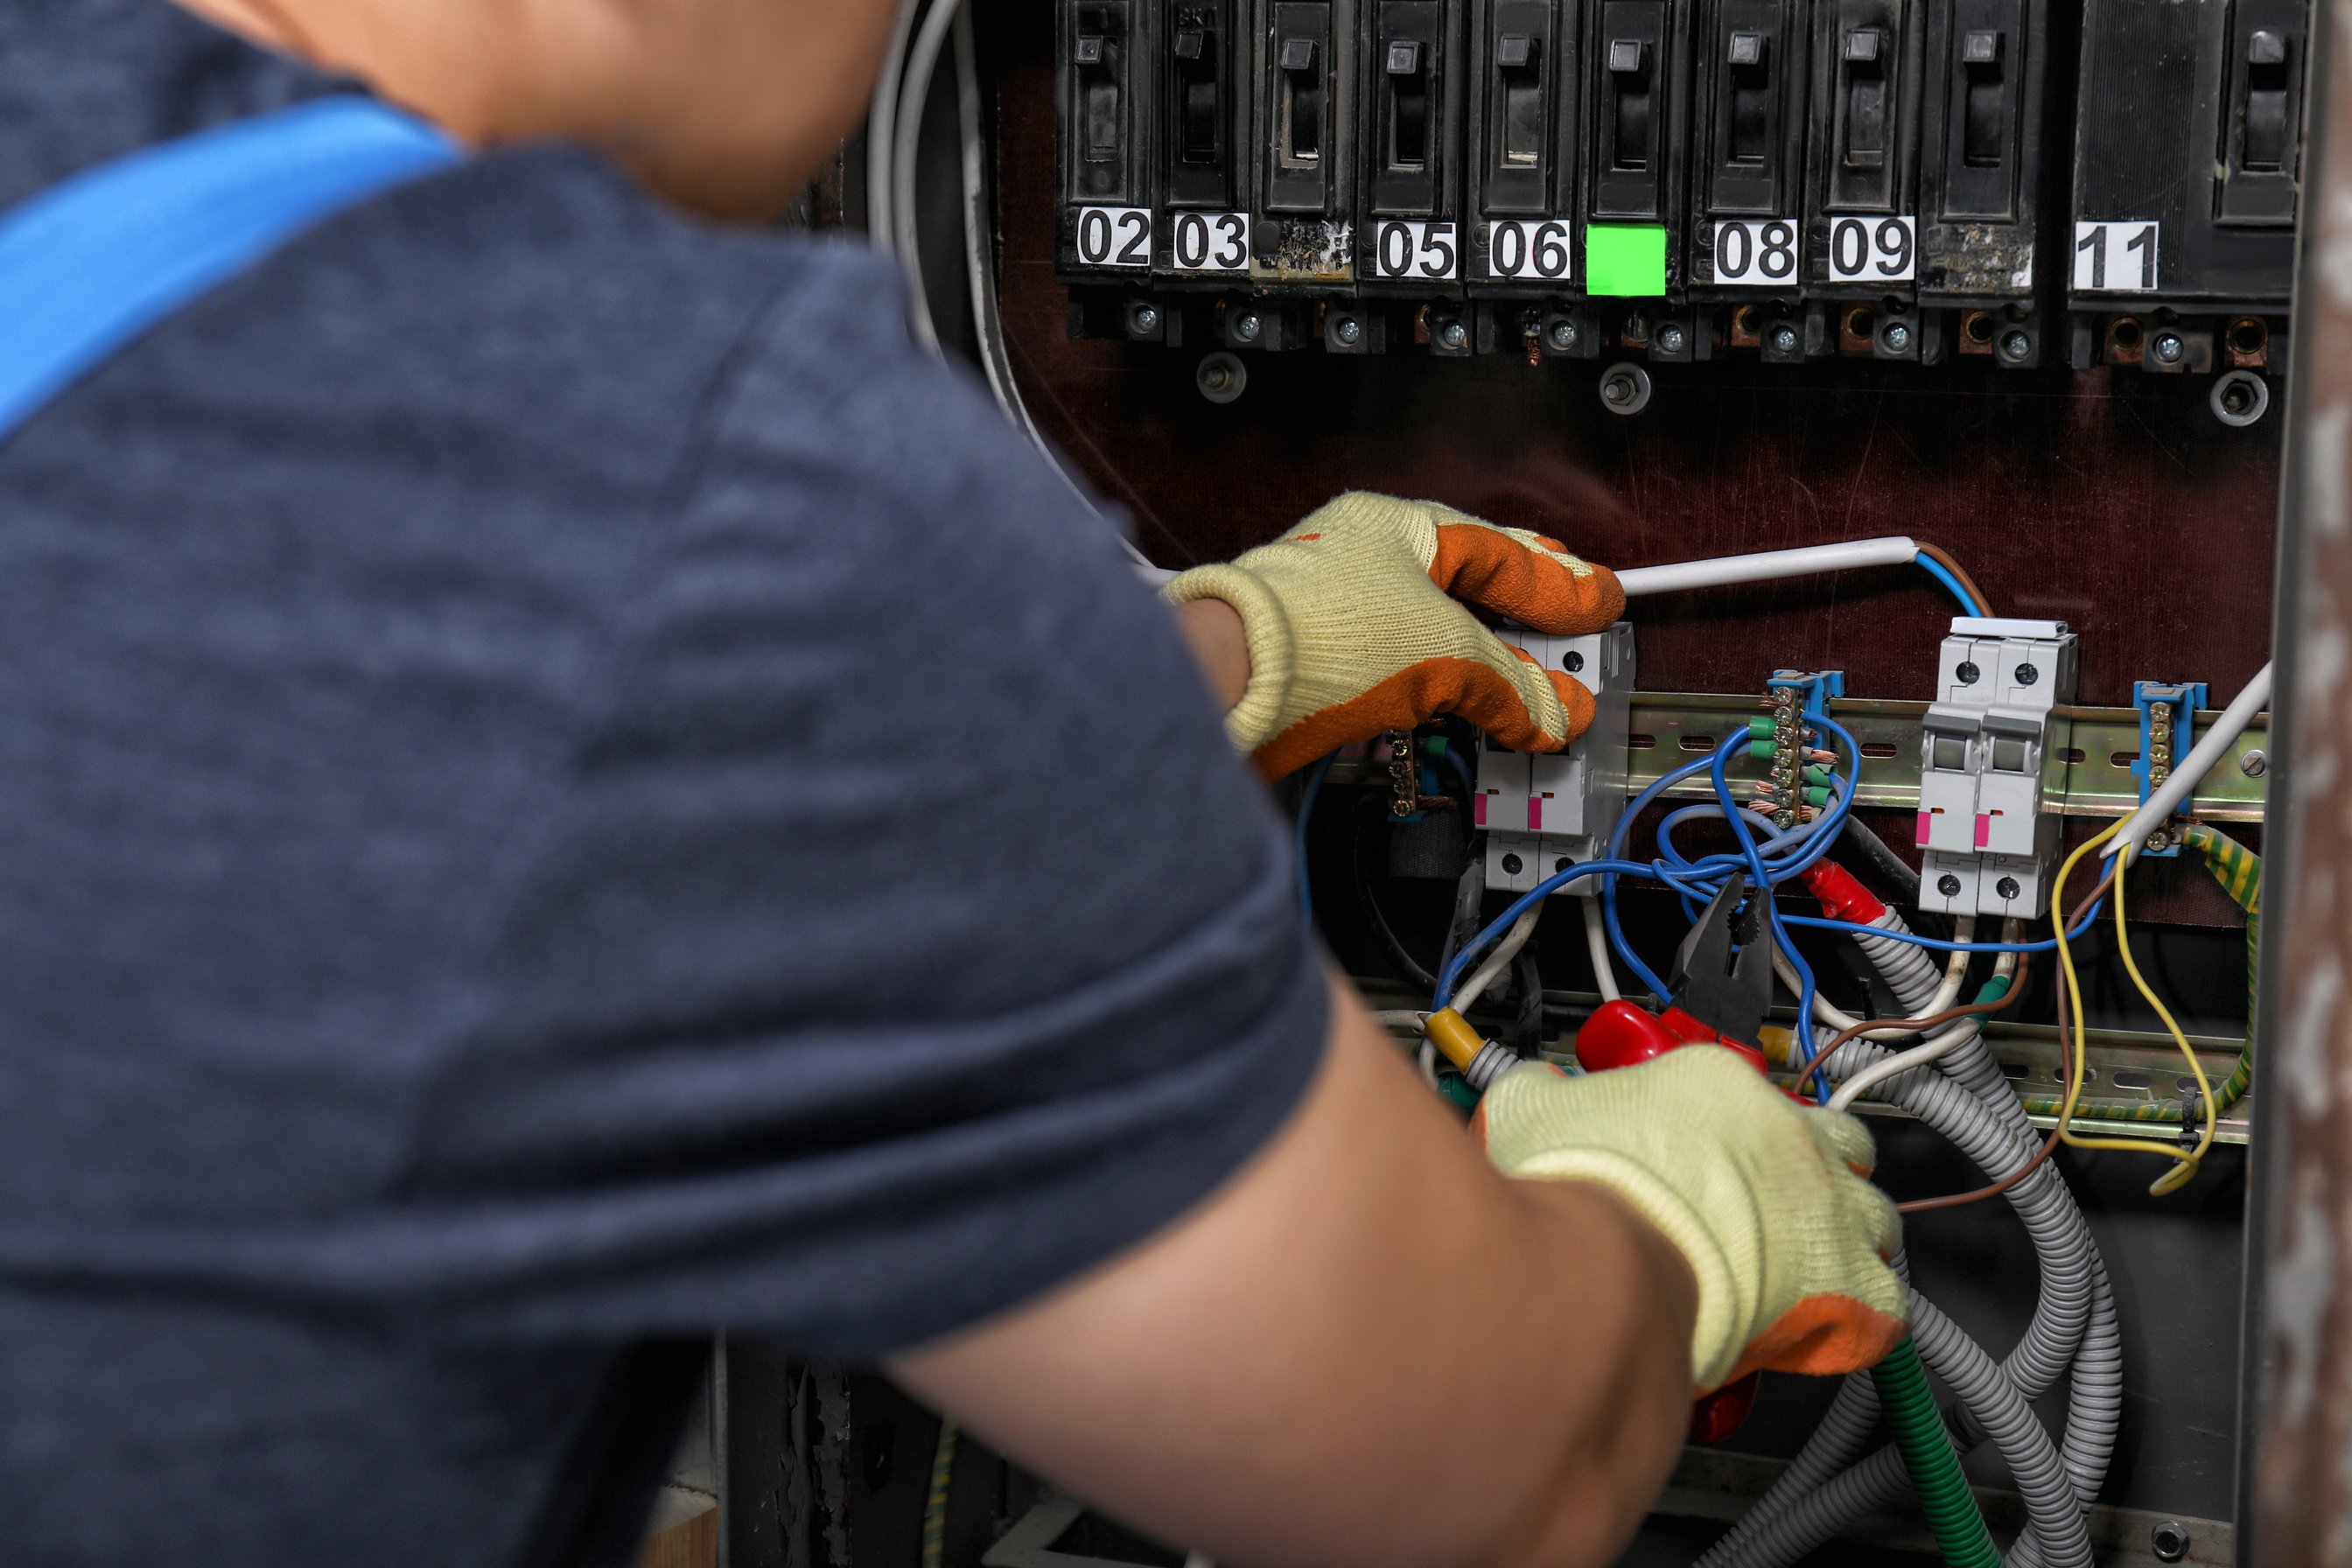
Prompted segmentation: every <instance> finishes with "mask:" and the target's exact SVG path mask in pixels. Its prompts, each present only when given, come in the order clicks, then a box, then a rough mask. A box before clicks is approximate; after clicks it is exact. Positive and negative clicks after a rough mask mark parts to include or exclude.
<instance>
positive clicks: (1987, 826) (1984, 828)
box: [1977, 812, 1992, 849]
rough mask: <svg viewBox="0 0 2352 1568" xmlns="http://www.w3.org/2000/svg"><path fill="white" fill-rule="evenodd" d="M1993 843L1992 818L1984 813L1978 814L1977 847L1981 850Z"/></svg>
mask: <svg viewBox="0 0 2352 1568" xmlns="http://www.w3.org/2000/svg"><path fill="white" fill-rule="evenodd" d="M1991 842H1992V818H1991V817H1990V816H1987V815H1986V814H1984V813H1982V812H1979V813H1978V814H1977V847H1978V848H1979V849H1981V848H1983V847H1985V846H1986V845H1988V844H1990V843H1991Z"/></svg>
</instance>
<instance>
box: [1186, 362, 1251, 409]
mask: <svg viewBox="0 0 2352 1568" xmlns="http://www.w3.org/2000/svg"><path fill="white" fill-rule="evenodd" d="M1192 380H1193V384H1195V385H1196V386H1198V387H1199V388H1200V389H1201V395H1202V396H1203V397H1205V398H1207V399H1208V400H1209V401H1210V402H1212V403H1234V402H1238V401H1240V398H1241V395H1242V394H1243V393H1244V392H1247V391H1248V390H1249V366H1247V365H1245V364H1244V363H1242V362H1241V361H1239V360H1237V359H1235V358H1234V356H1233V355H1231V354H1229V353H1213V354H1211V355H1209V356H1208V357H1207V358H1206V359H1204V360H1202V362H1201V368H1200V369H1199V370H1198V371H1197V372H1195V373H1194V374H1193V378H1192Z"/></svg>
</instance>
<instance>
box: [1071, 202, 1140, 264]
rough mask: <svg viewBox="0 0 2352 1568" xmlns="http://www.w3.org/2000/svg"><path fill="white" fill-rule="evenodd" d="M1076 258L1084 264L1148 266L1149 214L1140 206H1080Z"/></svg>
mask: <svg viewBox="0 0 2352 1568" xmlns="http://www.w3.org/2000/svg"><path fill="white" fill-rule="evenodd" d="M1078 259H1079V260H1080V261H1081V262H1083V263H1084V264H1086V265H1087V266H1088V267H1139V268H1144V269H1146V270H1149V269H1150V266H1151V214H1150V212H1149V211H1148V210H1146V209H1145V208H1142V207H1080V208H1079V209H1078Z"/></svg>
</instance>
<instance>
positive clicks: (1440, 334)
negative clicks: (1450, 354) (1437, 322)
mask: <svg viewBox="0 0 2352 1568" xmlns="http://www.w3.org/2000/svg"><path fill="white" fill-rule="evenodd" d="M1437 341H1438V342H1441V343H1444V345H1445V346H1446V347H1447V348H1449V349H1453V350H1454V351H1456V352H1457V353H1458V352H1460V351H1461V350H1463V349H1466V348H1468V347H1469V346H1470V329H1469V328H1467V327H1465V326H1464V325H1463V324H1462V323H1461V322H1459V321H1448V322H1446V323H1445V325H1444V326H1442V327H1440V328H1438V329H1437Z"/></svg>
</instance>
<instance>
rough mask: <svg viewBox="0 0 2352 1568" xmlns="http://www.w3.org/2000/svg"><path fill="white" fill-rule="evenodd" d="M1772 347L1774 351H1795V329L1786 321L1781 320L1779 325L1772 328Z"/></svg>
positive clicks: (1789, 352) (1786, 352) (1788, 352)
mask: <svg viewBox="0 0 2352 1568" xmlns="http://www.w3.org/2000/svg"><path fill="white" fill-rule="evenodd" d="M1772 349H1773V352H1774V353H1784V354H1792V353H1796V352H1797V329H1796V328H1794V327H1792V326H1790V325H1789V324H1788V323H1787V322H1786V321H1783V322H1781V323H1780V325H1779V326H1777V327H1775V328H1773V329H1772Z"/></svg>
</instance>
